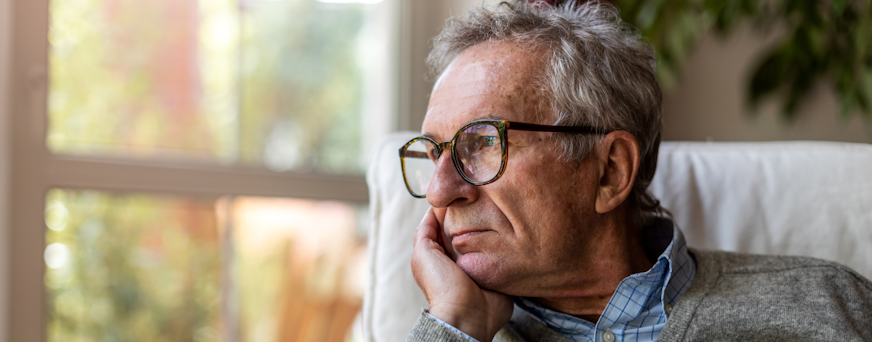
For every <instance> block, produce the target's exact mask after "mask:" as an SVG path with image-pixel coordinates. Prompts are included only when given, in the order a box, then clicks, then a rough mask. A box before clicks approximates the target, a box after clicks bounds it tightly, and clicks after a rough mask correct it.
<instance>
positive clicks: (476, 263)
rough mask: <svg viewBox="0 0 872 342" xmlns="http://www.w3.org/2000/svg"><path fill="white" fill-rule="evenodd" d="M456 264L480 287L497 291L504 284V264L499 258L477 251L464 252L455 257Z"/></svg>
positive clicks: (505, 280)
mask: <svg viewBox="0 0 872 342" xmlns="http://www.w3.org/2000/svg"><path fill="white" fill-rule="evenodd" d="M457 266H459V267H460V269H461V270H463V272H466V274H467V275H469V277H470V278H472V281H474V282H475V283H476V284H478V286H480V287H481V288H484V289H488V290H494V291H498V292H499V289H500V288H503V287H505V286H506V282H507V279H506V278H507V277H506V275H505V266H506V265H504V264H503V263H502V262H500V259H499V258H494V257H493V256H490V255H486V254H484V253H478V252H475V253H466V254H463V255H461V256H460V257H458V258H457Z"/></svg>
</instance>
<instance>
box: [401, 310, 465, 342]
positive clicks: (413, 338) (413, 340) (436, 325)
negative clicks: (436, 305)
mask: <svg viewBox="0 0 872 342" xmlns="http://www.w3.org/2000/svg"><path fill="white" fill-rule="evenodd" d="M426 341H441V342H478V340H476V339H474V338H472V337H470V336H469V335H467V334H465V333H463V332H462V331H460V330H458V329H457V328H455V327H453V326H451V325H449V324H448V323H445V322H442V321H441V320H439V319H438V318H436V317H433V316H432V315H430V314H429V313H427V311H422V312H421V316H419V317H418V321H417V322H415V326H413V327H412V331H410V332H409V335H408V336H407V337H406V342H426Z"/></svg>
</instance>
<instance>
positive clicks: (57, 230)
mask: <svg viewBox="0 0 872 342" xmlns="http://www.w3.org/2000/svg"><path fill="white" fill-rule="evenodd" d="M46 208H47V209H46V214H47V215H46V223H47V225H48V227H50V229H46V244H47V245H49V246H50V247H49V249H47V253H46V261H47V263H48V264H49V265H48V266H49V267H47V268H46V274H45V283H46V284H45V285H46V299H47V300H46V304H47V314H48V319H47V336H48V338H47V340H48V341H64V342H70V341H73V342H75V341H82V342H85V341H89V342H93V341H106V342H109V341H218V337H219V335H220V334H219V329H220V327H219V318H220V317H219V313H220V310H219V308H220V295H221V288H220V273H221V267H220V266H221V264H220V263H221V258H220V244H219V238H218V232H217V230H216V228H215V213H214V204H213V203H212V202H208V201H206V202H197V201H192V200H185V199H178V198H171V197H156V196H149V195H113V194H108V193H103V192H96V191H72V190H61V189H53V190H51V191H49V193H48V195H47V196H46ZM53 244H62V245H63V246H62V247H64V248H62V249H63V250H65V251H68V252H66V253H57V252H56V253H49V252H48V251H50V250H51V249H52V247H51V246H56V245H53Z"/></svg>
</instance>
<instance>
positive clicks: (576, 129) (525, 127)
mask: <svg viewBox="0 0 872 342" xmlns="http://www.w3.org/2000/svg"><path fill="white" fill-rule="evenodd" d="M506 128H508V129H516V130H519V131H535V132H561V133H596V134H608V133H609V132H610V131H609V130H606V129H602V128H595V127H588V126H551V125H536V124H528V123H521V122H506Z"/></svg>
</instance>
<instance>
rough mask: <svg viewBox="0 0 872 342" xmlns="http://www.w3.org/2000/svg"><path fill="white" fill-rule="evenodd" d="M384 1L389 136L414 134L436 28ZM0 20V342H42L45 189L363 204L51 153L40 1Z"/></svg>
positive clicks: (291, 179) (302, 180)
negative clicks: (387, 16) (388, 61)
mask: <svg viewBox="0 0 872 342" xmlns="http://www.w3.org/2000/svg"><path fill="white" fill-rule="evenodd" d="M384 1H385V2H386V4H387V6H389V11H391V13H392V16H393V18H392V20H391V22H390V23H389V25H391V32H392V36H393V37H392V38H391V42H390V45H389V46H390V49H391V51H392V57H391V58H392V62H391V64H390V65H392V66H393V67H392V69H393V70H391V72H392V73H393V74H392V75H391V79H392V80H393V81H392V83H393V84H392V87H391V88H392V89H390V90H389V91H391V93H392V97H393V100H392V107H393V113H394V115H393V120H392V123H391V124H390V125H391V126H392V127H390V129H389V130H390V131H395V130H397V129H404V130H408V129H414V130H418V129H419V128H420V124H421V122H422V121H423V115H424V112H425V109H426V104H427V100H428V99H427V96H428V94H429V90H430V87H431V86H432V82H430V81H427V80H424V79H423V78H422V77H421V76H422V75H423V74H424V73H425V71H426V67H425V65H424V58H423V57H424V56H426V53H427V51H428V50H429V46H428V44H427V41H428V40H427V39H428V38H429V37H431V36H432V35H434V34H435V32H436V31H437V30H438V26H440V25H441V21H433V20H432V18H430V16H432V13H430V12H429V10H428V9H429V7H432V6H435V5H430V4H427V2H426V1H425V0H384ZM0 12H2V14H0V120H2V121H0V140H2V142H0V159H2V160H0V178H2V179H0V181H2V182H3V184H4V185H8V186H5V187H4V186H0V207H2V208H0V240H2V242H0V251H2V252H3V253H4V255H3V256H0V283H2V284H0V292H2V293H0V320H2V322H0V340H9V341H45V340H46V337H47V334H46V329H45V327H46V310H45V308H46V305H45V298H46V297H45V285H44V280H43V278H44V274H45V268H46V266H45V262H44V260H43V252H44V249H45V229H46V228H45V222H44V210H45V208H44V207H45V195H46V193H47V191H48V190H49V189H51V188H71V189H96V190H102V191H109V192H121V193H124V192H140V193H156V194H171V195H182V196H191V197H203V196H210V197H211V196H215V197H217V196H224V195H230V196H267V197H293V198H307V199H315V200H342V201H349V202H356V203H367V202H368V201H369V198H368V196H369V195H368V192H367V188H366V180H365V177H364V176H362V175H356V176H349V175H328V174H302V173H290V172H288V173H274V172H271V171H268V170H266V169H263V170H261V169H252V168H246V167H242V166H222V165H219V164H217V163H216V164H214V165H212V164H189V163H183V162H178V161H167V160H129V159H120V158H102V157H100V158H97V157H80V156H71V155H56V154H52V153H51V152H49V150H48V148H47V147H46V139H45V137H46V130H47V91H48V77H47V76H48V58H49V48H50V46H49V44H48V28H49V0H0ZM446 14H447V13H446ZM7 18H8V19H9V20H6V19H7ZM7 70H8V71H9V72H8V73H7V72H6V71H7ZM7 123H8V125H7ZM4 133H8V134H4ZM7 166H8V167H7ZM4 168H5V170H4ZM4 235H5V236H4ZM4 243H5V244H6V246H8V248H5V246H4V245H3V244H4ZM13 313H14V315H13Z"/></svg>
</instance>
